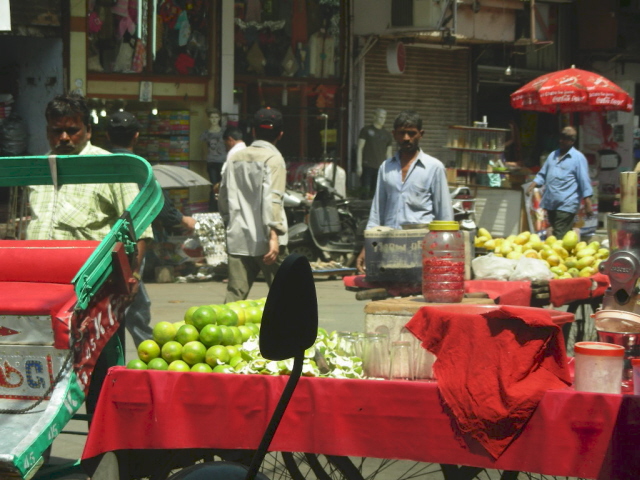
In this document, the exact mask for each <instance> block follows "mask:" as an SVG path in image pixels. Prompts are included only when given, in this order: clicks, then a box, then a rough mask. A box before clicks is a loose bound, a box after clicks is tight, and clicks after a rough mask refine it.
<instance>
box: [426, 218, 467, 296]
mask: <svg viewBox="0 0 640 480" xmlns="http://www.w3.org/2000/svg"><path fill="white" fill-rule="evenodd" d="M422 294H423V295H424V298H425V300H426V301H427V302H431V303H459V302H461V301H462V298H463V297H464V236H463V234H462V232H461V231H460V224H459V223H458V222H454V221H444V220H435V221H433V222H431V223H430V224H429V232H428V233H427V234H426V235H425V237H424V240H423V241H422Z"/></svg>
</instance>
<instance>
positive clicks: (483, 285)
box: [342, 273, 609, 307]
mask: <svg viewBox="0 0 640 480" xmlns="http://www.w3.org/2000/svg"><path fill="white" fill-rule="evenodd" d="M342 281H343V283H344V286H345V287H346V288H363V289H366V288H386V289H387V290H388V292H389V294H390V295H393V296H406V295H419V294H421V293H422V292H421V291H420V286H419V285H418V286H416V285H413V284H391V283H385V282H367V281H366V280H365V276H364V275H351V276H345V277H343V278H342ZM608 286H609V278H608V277H607V276H606V275H602V274H601V273H597V274H595V275H593V276H592V277H586V278H563V279H557V280H551V281H549V293H550V299H549V301H550V303H551V304H553V306H555V307H559V306H561V305H568V304H569V303H572V302H575V301H580V300H588V299H590V298H596V297H600V296H602V295H603V294H604V291H605V290H606V289H607V287H608ZM464 291H465V292H466V293H474V292H484V293H486V294H487V295H489V298H491V299H492V300H495V301H496V303H498V304H500V305H515V306H521V307H528V306H529V305H531V282H508V281H503V280H466V281H465V282H464Z"/></svg>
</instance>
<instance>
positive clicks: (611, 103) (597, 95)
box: [511, 68, 633, 113]
mask: <svg viewBox="0 0 640 480" xmlns="http://www.w3.org/2000/svg"><path fill="white" fill-rule="evenodd" d="M511 106H512V107H513V108H519V109H521V110H536V111H538V112H548V113H556V112H593V111H601V110H624V111H626V112H630V111H631V110H632V109H633V99H632V98H631V97H630V96H629V94H628V93H627V92H625V91H624V90H623V89H622V88H620V87H619V86H617V85H616V84H615V83H613V82H611V81H610V80H607V79H606V78H604V77H603V76H601V75H598V74H596V73H593V72H587V71H586V70H579V69H577V68H568V69H566V70H560V71H558V72H554V73H548V74H546V75H542V76H541V77H538V78H536V79H535V80H532V81H531V82H529V83H527V84H526V85H525V86H524V87H521V88H519V89H518V90H516V91H515V92H513V93H512V94H511Z"/></svg>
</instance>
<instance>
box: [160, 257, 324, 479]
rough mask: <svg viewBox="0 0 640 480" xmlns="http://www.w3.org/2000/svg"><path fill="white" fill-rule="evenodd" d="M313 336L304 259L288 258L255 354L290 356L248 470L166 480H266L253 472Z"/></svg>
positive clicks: (204, 471)
mask: <svg viewBox="0 0 640 480" xmlns="http://www.w3.org/2000/svg"><path fill="white" fill-rule="evenodd" d="M317 334H318V299H317V297H316V287H315V283H314V281H313V273H312V272H311V265H309V261H308V260H307V259H306V258H305V257H304V256H302V255H298V254H291V255H289V256H288V257H287V258H286V259H285V261H284V262H283V263H282V265H281V266H280V268H279V269H278V273H277V274H276V276H275V278H274V280H273V284H272V285H271V288H270V289H269V294H268V295H267V301H266V302H265V305H264V312H263V314H262V324H261V325H260V352H261V353H262V356H263V357H264V358H266V359H268V360H285V359H288V358H292V357H293V368H292V370H291V375H290V376H289V380H288V382H287V385H286V386H285V388H284V390H283V391H282V395H281V396H280V400H279V401H278V404H277V405H276V408H275V410H274V412H273V415H272V416H271V420H270V421H269V425H268V426H267V430H266V431H265V433H264V435H263V437H262V441H261V442H260V446H259V447H258V449H257V450H256V452H255V453H254V455H253V458H252V460H251V465H250V466H249V467H248V468H247V467H246V466H245V465H242V464H239V463H233V462H210V463H201V464H198V465H194V466H193V467H189V468H186V469H184V470H182V471H180V472H179V473H178V474H176V475H175V476H172V477H170V480H253V479H256V478H257V479H258V480H268V479H267V477H266V476H265V475H263V474H262V473H260V472H258V469H259V468H260V465H261V464H262V461H263V460H264V457H265V455H266V454H267V450H268V448H269V445H270V444H271V441H272V440H273V437H274V435H275V433H276V429H277V428H278V425H279V424H280V420H281V419H282V416H283V415H284V412H285V410H286V408H287V405H288V404H289V400H291V396H292V395H293V391H294V390H295V388H296V385H297V384H298V380H299V379H300V376H301V374H302V364H303V362H304V351H305V350H306V349H307V348H310V347H311V346H312V345H313V344H314V343H315V341H316V336H317Z"/></svg>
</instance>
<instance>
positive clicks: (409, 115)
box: [393, 110, 422, 130]
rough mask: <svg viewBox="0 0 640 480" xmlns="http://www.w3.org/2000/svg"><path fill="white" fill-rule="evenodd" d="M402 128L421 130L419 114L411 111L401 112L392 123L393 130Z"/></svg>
mask: <svg viewBox="0 0 640 480" xmlns="http://www.w3.org/2000/svg"><path fill="white" fill-rule="evenodd" d="M402 127H415V128H417V129H418V130H422V118H420V114H419V113H418V112H415V111H413V110H403V111H402V112H400V113H399V114H398V116H397V117H396V119H395V121H394V122H393V129H394V130H398V129H400V128H402Z"/></svg>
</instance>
